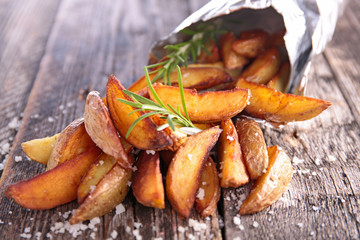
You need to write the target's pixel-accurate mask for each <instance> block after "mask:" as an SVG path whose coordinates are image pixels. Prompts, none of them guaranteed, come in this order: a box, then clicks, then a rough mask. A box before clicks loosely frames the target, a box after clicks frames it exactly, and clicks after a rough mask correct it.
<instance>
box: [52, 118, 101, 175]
mask: <svg viewBox="0 0 360 240" xmlns="http://www.w3.org/2000/svg"><path fill="white" fill-rule="evenodd" d="M94 146H96V145H95V143H94V142H93V141H92V139H91V137H90V136H89V135H88V134H87V132H86V129H85V125H84V119H83V118H80V119H77V120H75V121H73V122H72V123H70V124H69V125H68V126H67V127H66V128H65V129H64V130H63V131H62V132H61V133H60V135H59V137H58V138H57V139H56V142H55V144H54V148H53V150H52V152H51V154H50V157H49V160H48V162H47V165H46V170H50V169H52V168H54V167H56V166H57V165H59V164H61V163H63V162H66V161H67V160H70V159H73V158H74V157H76V156H77V155H79V154H80V153H83V152H85V151H87V150H88V149H90V148H92V147H94Z"/></svg>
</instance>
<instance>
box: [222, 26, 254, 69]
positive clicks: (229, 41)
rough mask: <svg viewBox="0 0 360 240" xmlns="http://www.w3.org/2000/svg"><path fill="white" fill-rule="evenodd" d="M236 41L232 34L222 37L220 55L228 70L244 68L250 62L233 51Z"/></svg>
mask: <svg viewBox="0 0 360 240" xmlns="http://www.w3.org/2000/svg"><path fill="white" fill-rule="evenodd" d="M235 39H236V37H235V35H234V33H232V32H227V33H225V34H223V35H222V36H221V37H220V55H221V58H222V60H223V61H224V65H225V67H226V68H227V69H236V68H243V67H244V66H245V65H246V64H248V62H249V60H248V59H247V58H246V57H244V56H242V55H240V54H237V53H236V52H235V51H234V50H233V49H232V45H233V43H234V41H235Z"/></svg>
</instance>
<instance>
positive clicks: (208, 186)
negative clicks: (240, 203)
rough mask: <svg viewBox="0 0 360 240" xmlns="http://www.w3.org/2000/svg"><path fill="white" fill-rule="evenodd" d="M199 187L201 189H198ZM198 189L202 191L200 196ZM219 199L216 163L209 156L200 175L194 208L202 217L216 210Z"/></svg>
mask: <svg viewBox="0 0 360 240" xmlns="http://www.w3.org/2000/svg"><path fill="white" fill-rule="evenodd" d="M200 189H201V190H200ZM199 191H203V194H204V195H203V196H201V197H200V195H201V194H199ZM219 199H220V184H219V177H218V172H217V169H216V165H215V163H214V161H213V160H212V158H211V157H208V159H207V161H206V163H205V166H204V170H203V172H202V175H201V180H200V187H199V190H198V195H197V197H196V199H195V204H196V210H197V211H198V212H199V213H200V215H201V216H202V217H203V218H204V217H207V216H210V215H212V214H214V213H215V212H216V209H217V203H218V201H219Z"/></svg>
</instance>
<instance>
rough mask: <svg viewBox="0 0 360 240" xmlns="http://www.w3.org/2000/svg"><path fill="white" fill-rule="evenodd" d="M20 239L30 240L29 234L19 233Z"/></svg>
mask: <svg viewBox="0 0 360 240" xmlns="http://www.w3.org/2000/svg"><path fill="white" fill-rule="evenodd" d="M20 237H22V238H26V239H30V238H31V234H30V233H21V234H20Z"/></svg>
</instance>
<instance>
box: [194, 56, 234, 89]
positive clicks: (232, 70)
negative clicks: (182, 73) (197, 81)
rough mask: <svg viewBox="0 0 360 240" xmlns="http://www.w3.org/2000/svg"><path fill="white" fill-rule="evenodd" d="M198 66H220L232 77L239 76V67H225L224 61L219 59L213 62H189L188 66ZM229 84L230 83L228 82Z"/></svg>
mask: <svg viewBox="0 0 360 240" xmlns="http://www.w3.org/2000/svg"><path fill="white" fill-rule="evenodd" d="M194 67H196V68H200V67H216V68H221V69H223V70H224V71H225V72H227V73H228V74H229V75H230V76H231V77H232V78H233V79H237V78H238V77H239V76H240V73H241V68H238V69H236V68H235V69H227V68H226V67H225V65H224V62H222V61H220V62H214V63H193V64H189V65H188V68H194ZM230 84H231V83H230Z"/></svg>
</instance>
